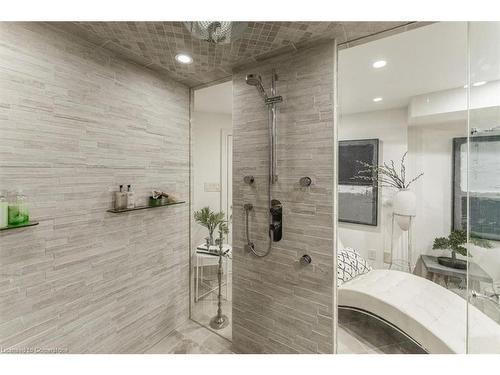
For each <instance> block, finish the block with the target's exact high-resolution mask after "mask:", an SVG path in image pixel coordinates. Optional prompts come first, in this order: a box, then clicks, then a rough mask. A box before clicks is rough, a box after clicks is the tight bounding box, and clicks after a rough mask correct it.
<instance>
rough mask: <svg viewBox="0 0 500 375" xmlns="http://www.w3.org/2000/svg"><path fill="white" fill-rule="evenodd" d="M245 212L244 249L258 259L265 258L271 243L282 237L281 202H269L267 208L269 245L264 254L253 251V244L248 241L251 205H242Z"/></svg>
mask: <svg viewBox="0 0 500 375" xmlns="http://www.w3.org/2000/svg"><path fill="white" fill-rule="evenodd" d="M243 208H244V210H245V233H246V236H247V244H246V248H247V249H248V250H250V251H251V252H252V253H254V254H255V255H256V256H258V257H265V256H266V255H269V253H270V252H271V246H272V243H273V242H278V241H280V240H281V237H282V236H283V230H282V228H283V207H282V206H281V202H280V201H279V200H277V199H272V200H271V207H270V208H269V245H268V248H267V251H266V252H265V253H264V254H260V253H258V252H257V251H256V250H255V245H254V243H253V242H252V241H251V240H250V220H249V215H250V211H252V210H253V205H252V204H251V203H245V204H244V205H243Z"/></svg>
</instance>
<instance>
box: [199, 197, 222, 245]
mask: <svg viewBox="0 0 500 375" xmlns="http://www.w3.org/2000/svg"><path fill="white" fill-rule="evenodd" d="M224 217H225V214H224V212H222V211H220V212H215V211H212V210H211V209H210V207H208V206H207V207H203V208H202V209H201V210H199V211H195V212H194V220H195V221H196V222H197V223H198V224H200V225H202V226H204V227H205V228H207V229H208V237H209V244H210V246H213V245H215V243H214V231H215V229H216V228H217V227H219V226H220V225H221V224H225V222H226V221H225V219H224ZM225 228H226V230H227V225H226V226H225ZM226 233H227V232H226ZM207 250H208V249H207Z"/></svg>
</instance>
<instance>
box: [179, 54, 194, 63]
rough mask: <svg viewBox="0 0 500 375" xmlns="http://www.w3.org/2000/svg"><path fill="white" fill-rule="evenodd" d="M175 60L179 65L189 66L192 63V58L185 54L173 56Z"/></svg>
mask: <svg viewBox="0 0 500 375" xmlns="http://www.w3.org/2000/svg"><path fill="white" fill-rule="evenodd" d="M175 59H176V60H177V61H178V62H180V63H181V64H191V63H192V62H193V58H192V57H191V56H189V55H186V54H185V53H179V54H177V55H176V56H175Z"/></svg>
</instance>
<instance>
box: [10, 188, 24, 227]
mask: <svg viewBox="0 0 500 375" xmlns="http://www.w3.org/2000/svg"><path fill="white" fill-rule="evenodd" d="M8 215H9V225H20V224H24V223H27V222H28V221H29V212H28V199H27V198H26V196H25V195H24V194H23V193H22V191H21V190H19V191H18V192H17V195H16V197H15V199H14V200H13V201H12V202H9V214H8Z"/></svg>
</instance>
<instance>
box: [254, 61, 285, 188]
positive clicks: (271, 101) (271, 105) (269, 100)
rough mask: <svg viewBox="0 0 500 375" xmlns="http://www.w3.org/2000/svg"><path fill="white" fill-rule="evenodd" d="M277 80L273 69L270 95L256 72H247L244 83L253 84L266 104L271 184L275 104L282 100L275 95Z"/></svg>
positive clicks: (273, 178)
mask: <svg viewBox="0 0 500 375" xmlns="http://www.w3.org/2000/svg"><path fill="white" fill-rule="evenodd" d="M277 81H278V75H277V74H276V71H275V70H274V69H273V71H272V74H271V96H268V95H267V93H266V90H265V89H264V86H263V85H262V78H261V76H260V75H258V74H247V76H246V83H247V84H248V85H250V86H255V87H256V88H257V91H258V92H259V94H260V96H262V98H263V99H264V103H265V104H266V105H267V106H268V109H269V122H270V125H271V126H270V127H269V146H270V147H269V157H270V163H269V180H270V182H271V184H274V183H276V182H277V181H278V174H277V169H278V168H277V167H278V165H277V163H278V160H277V157H276V144H277V132H276V104H277V103H281V102H282V101H283V97H282V96H280V95H277V90H276V82H277Z"/></svg>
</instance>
